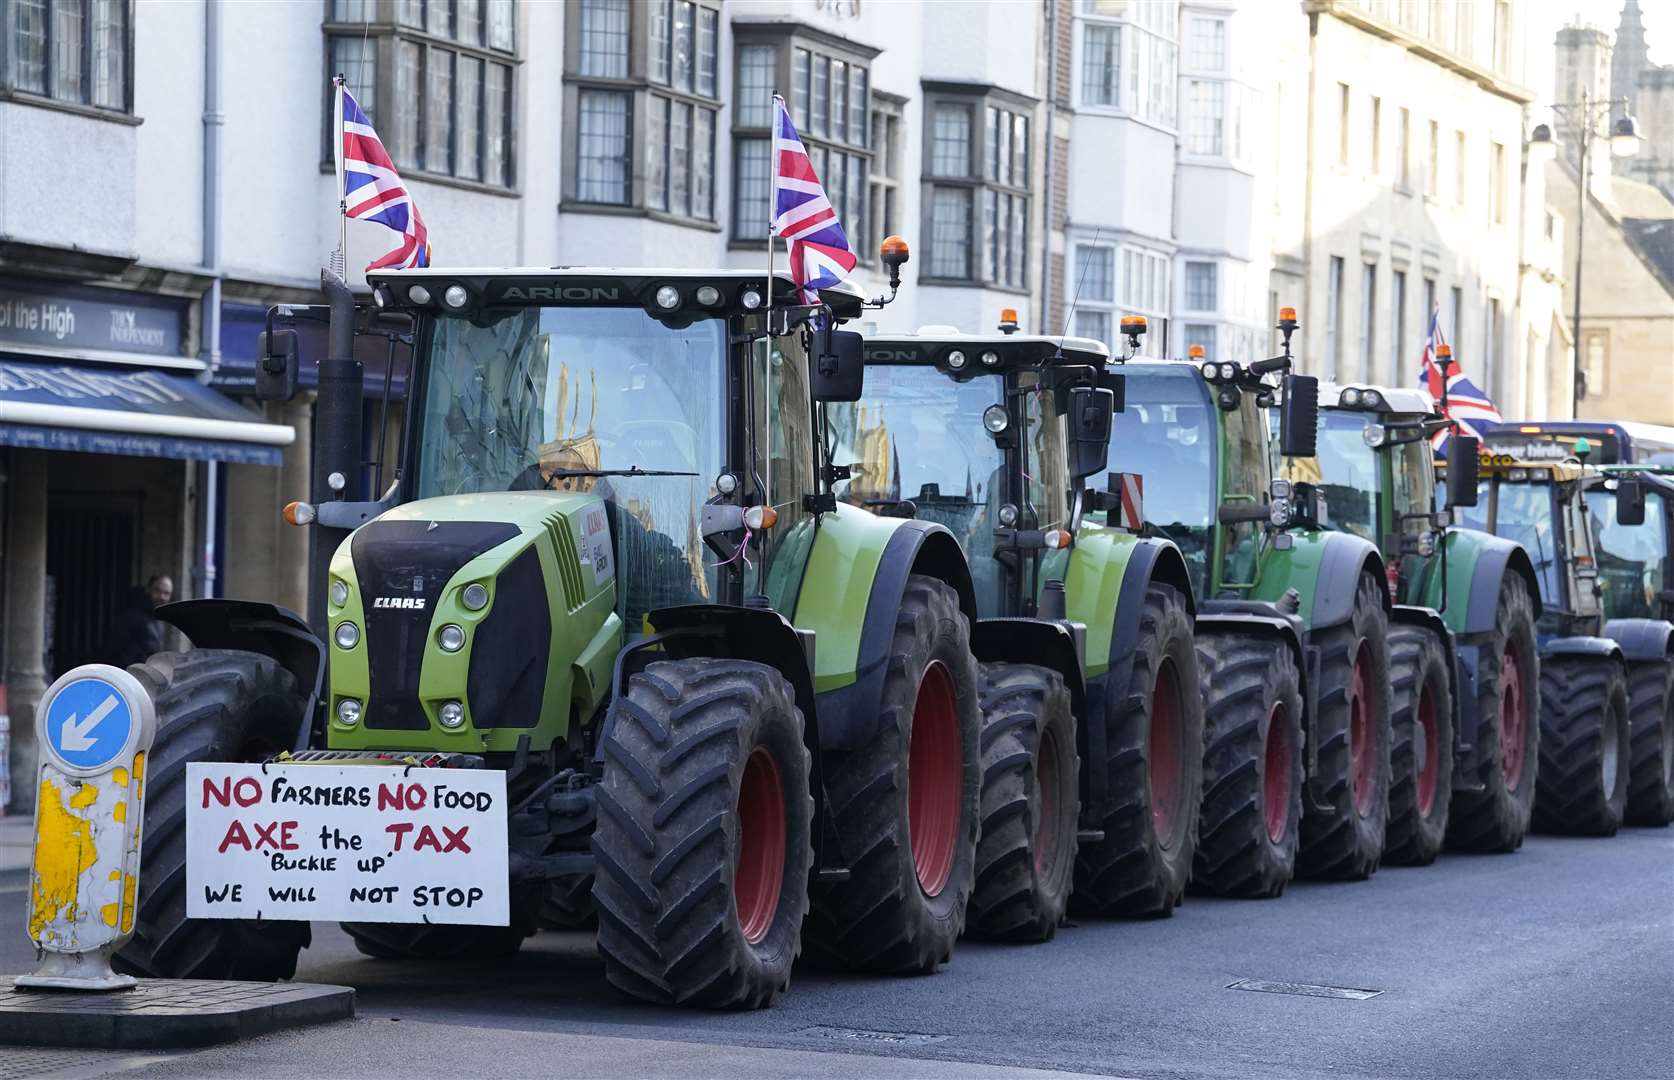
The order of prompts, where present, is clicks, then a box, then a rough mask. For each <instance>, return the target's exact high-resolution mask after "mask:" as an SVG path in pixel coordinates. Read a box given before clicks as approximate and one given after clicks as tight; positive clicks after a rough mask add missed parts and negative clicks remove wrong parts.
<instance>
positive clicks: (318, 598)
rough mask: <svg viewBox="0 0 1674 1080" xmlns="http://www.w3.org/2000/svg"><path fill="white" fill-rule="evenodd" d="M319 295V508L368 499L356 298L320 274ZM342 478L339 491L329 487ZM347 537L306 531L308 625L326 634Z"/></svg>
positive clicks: (315, 495) (315, 486)
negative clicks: (335, 561)
mask: <svg viewBox="0 0 1674 1080" xmlns="http://www.w3.org/2000/svg"><path fill="white" fill-rule="evenodd" d="M320 290H321V291H322V292H324V293H325V296H326V302H327V303H328V304H329V305H330V307H331V322H330V323H329V324H328V329H327V335H326V354H325V357H324V358H323V359H322V360H321V361H320V387H319V397H318V399H317V400H316V402H315V404H314V472H313V483H312V485H311V487H312V490H311V492H310V498H312V500H313V502H314V505H315V506H319V505H321V504H323V503H326V502H328V501H331V500H333V499H351V500H360V499H364V498H366V492H365V491H364V490H362V489H363V486H364V483H365V480H364V476H363V473H364V471H365V470H363V469H362V468H361V416H362V411H363V406H364V404H365V397H366V388H365V372H364V370H363V365H362V364H361V362H360V361H359V360H356V359H355V297H354V293H352V292H350V291H349V286H348V285H347V284H346V283H345V282H344V281H343V279H342V278H340V277H338V276H337V275H336V274H334V273H332V272H331V271H329V270H321V271H320ZM333 474H336V475H337V476H341V477H342V480H341V487H334V486H333V484H332V482H331V481H332V478H333ZM346 536H348V530H346V529H332V528H327V527H324V526H322V525H316V526H315V527H314V528H312V529H310V530H309V556H308V559H309V562H308V565H309V579H308V584H309V589H308V622H309V624H310V625H311V626H312V627H313V628H314V632H315V633H316V634H319V635H320V636H321V637H322V638H323V637H324V636H325V633H326V625H325V621H326V610H325V608H326V604H325V598H326V581H327V577H328V574H329V571H330V567H331V556H332V553H333V552H335V551H336V550H337V545H338V544H340V543H342V542H343V538H344V537H346Z"/></svg>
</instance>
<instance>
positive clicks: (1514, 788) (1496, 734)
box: [1447, 571, 1540, 851]
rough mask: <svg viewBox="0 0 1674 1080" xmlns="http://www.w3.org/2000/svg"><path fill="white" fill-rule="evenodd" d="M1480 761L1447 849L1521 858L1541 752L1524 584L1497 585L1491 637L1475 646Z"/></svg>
mask: <svg viewBox="0 0 1674 1080" xmlns="http://www.w3.org/2000/svg"><path fill="white" fill-rule="evenodd" d="M1478 649H1479V652H1478V656H1479V657H1480V660H1479V662H1478V664H1477V672H1476V685H1477V698H1476V709H1477V735H1476V741H1477V755H1478V761H1479V762H1480V764H1479V765H1478V766H1477V769H1476V770H1475V775H1474V776H1470V777H1466V778H1465V779H1466V780H1467V781H1468V786H1470V787H1475V786H1477V785H1481V790H1479V791H1471V790H1459V791H1455V792H1454V793H1453V805H1452V806H1451V807H1450V808H1449V810H1448V815H1447V846H1448V847H1450V848H1453V849H1455V850H1459V851H1516V850H1517V849H1518V848H1520V847H1522V846H1523V837H1524V836H1525V835H1526V834H1527V833H1528V831H1529V818H1530V814H1531V812H1532V810H1533V807H1534V792H1535V778H1534V772H1535V763H1536V761H1537V758H1538V755H1539V752H1540V724H1539V723H1538V722H1537V720H1536V713H1535V709H1536V708H1537V706H1538V702H1539V700H1540V655H1539V653H1538V652H1536V650H1535V630H1534V605H1533V603H1532V602H1531V601H1530V600H1529V587H1528V585H1527V584H1526V583H1525V582H1524V581H1523V578H1522V577H1521V576H1520V575H1518V574H1515V573H1511V572H1509V571H1508V572H1507V573H1506V575H1505V577H1504V578H1503V579H1502V580H1501V581H1500V595H1499V599H1498V601H1497V607H1496V609H1495V612H1494V629H1493V630H1492V631H1490V632H1489V633H1488V634H1487V635H1485V637H1484V638H1483V640H1482V642H1481V643H1480V645H1479V646H1478Z"/></svg>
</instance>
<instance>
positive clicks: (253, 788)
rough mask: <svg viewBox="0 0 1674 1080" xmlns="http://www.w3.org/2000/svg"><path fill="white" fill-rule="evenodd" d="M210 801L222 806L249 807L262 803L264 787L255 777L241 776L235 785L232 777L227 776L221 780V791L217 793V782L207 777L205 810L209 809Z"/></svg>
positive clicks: (204, 797)
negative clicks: (236, 805) (236, 804)
mask: <svg viewBox="0 0 1674 1080" xmlns="http://www.w3.org/2000/svg"><path fill="white" fill-rule="evenodd" d="M210 799H214V800H215V801H216V802H218V803H220V804H221V805H222V806H229V805H231V804H232V803H235V802H236V803H238V805H240V806H249V805H250V804H251V803H257V802H261V799H262V786H261V785H260V784H259V783H257V782H256V780H255V778H254V777H249V776H241V777H239V778H238V781H237V782H236V783H234V782H233V779H232V777H230V776H226V777H222V778H221V789H220V790H219V791H217V790H216V789H215V781H214V780H211V779H210V778H209V777H207V776H206V777H204V780H203V805H204V807H205V809H207V808H208V807H209V800H210Z"/></svg>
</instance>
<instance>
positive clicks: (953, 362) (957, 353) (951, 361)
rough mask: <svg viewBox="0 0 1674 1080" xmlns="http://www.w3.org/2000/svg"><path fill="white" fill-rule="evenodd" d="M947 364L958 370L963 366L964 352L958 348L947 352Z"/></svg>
mask: <svg viewBox="0 0 1674 1080" xmlns="http://www.w3.org/2000/svg"><path fill="white" fill-rule="evenodd" d="M947 366H948V367H950V368H952V369H953V370H954V371H959V370H960V369H962V368H963V367H964V366H965V354H964V353H963V352H962V351H961V350H959V349H954V350H953V351H952V352H950V353H948V354H947Z"/></svg>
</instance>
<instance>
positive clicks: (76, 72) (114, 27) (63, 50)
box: [0, 0, 134, 113]
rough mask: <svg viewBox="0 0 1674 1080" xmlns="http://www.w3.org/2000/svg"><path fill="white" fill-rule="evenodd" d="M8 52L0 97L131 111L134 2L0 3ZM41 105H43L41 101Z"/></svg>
mask: <svg viewBox="0 0 1674 1080" xmlns="http://www.w3.org/2000/svg"><path fill="white" fill-rule="evenodd" d="M0 14H3V15H5V16H6V18H5V25H4V32H5V34H6V36H7V37H8V38H9V39H10V40H9V42H5V43H0V44H9V45H10V49H9V50H7V49H5V48H0V57H4V56H6V55H7V53H8V51H9V58H8V59H9V62H8V63H7V65H6V67H5V69H4V71H3V72H0V74H3V76H4V77H3V79H0V93H7V92H13V91H15V92H18V93H21V94H26V95H33V96H34V97H36V98H41V99H48V100H50V101H55V102H61V103H63V104H66V105H72V106H75V105H79V106H87V107H90V108H92V109H95V110H98V111H99V112H103V113H131V112H132V111H133V85H132V84H133V80H132V78H131V72H130V70H129V63H128V58H129V56H130V55H131V53H132V51H133V15H134V9H133V3H132V0H9V2H8V3H4V4H0ZM42 103H43V104H44V102H42Z"/></svg>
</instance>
